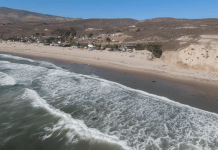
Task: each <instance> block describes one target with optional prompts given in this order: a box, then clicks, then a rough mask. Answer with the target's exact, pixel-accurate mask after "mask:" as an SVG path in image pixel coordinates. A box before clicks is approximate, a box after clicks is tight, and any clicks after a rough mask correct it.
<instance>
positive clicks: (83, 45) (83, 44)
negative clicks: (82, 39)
mask: <svg viewBox="0 0 218 150" xmlns="http://www.w3.org/2000/svg"><path fill="white" fill-rule="evenodd" d="M80 46H82V47H88V43H81V44H80Z"/></svg>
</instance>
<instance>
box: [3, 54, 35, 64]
mask: <svg viewBox="0 0 218 150" xmlns="http://www.w3.org/2000/svg"><path fill="white" fill-rule="evenodd" d="M0 58H9V59H15V60H26V61H29V62H34V60H32V59H28V58H23V57H19V56H13V55H9V54H0Z"/></svg>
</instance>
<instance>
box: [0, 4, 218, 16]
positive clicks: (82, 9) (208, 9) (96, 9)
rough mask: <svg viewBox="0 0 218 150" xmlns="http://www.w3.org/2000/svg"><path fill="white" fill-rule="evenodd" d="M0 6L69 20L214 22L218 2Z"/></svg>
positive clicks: (217, 11) (217, 13) (217, 10)
mask: <svg viewBox="0 0 218 150" xmlns="http://www.w3.org/2000/svg"><path fill="white" fill-rule="evenodd" d="M0 6H4V7H10V8H15V9H24V10H28V11H33V12H39V13H44V14H51V15H57V16H63V17H71V18H84V19H86V18H134V19H137V20H144V19H149V18H156V17H173V18H191V19H197V18H218V0H34V1H33V0H22V1H20V0H0Z"/></svg>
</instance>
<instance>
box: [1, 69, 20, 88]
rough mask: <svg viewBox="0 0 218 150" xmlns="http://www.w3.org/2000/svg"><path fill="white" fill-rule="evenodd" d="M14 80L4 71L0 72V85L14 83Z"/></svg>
mask: <svg viewBox="0 0 218 150" xmlns="http://www.w3.org/2000/svg"><path fill="white" fill-rule="evenodd" d="M15 84H16V80H15V79H14V78H13V77H11V76H9V75H8V74H6V73H3V72H0V85H3V86H4V85H15Z"/></svg>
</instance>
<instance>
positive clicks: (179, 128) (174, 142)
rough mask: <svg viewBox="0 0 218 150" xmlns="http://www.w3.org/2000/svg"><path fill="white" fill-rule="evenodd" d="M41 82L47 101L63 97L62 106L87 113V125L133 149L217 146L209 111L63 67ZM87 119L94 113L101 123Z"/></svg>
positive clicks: (216, 129) (217, 118) (217, 129)
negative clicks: (123, 142) (46, 94)
mask: <svg viewBox="0 0 218 150" xmlns="http://www.w3.org/2000/svg"><path fill="white" fill-rule="evenodd" d="M41 82H42V85H43V86H42V89H43V91H46V93H49V95H48V97H49V98H50V99H51V100H54V101H55V99H56V98H62V99H65V101H63V102H61V103H62V104H60V105H62V107H64V106H68V105H76V106H77V107H80V109H79V110H83V111H82V112H81V114H88V115H87V116H82V117H81V118H82V119H84V120H86V122H87V123H88V124H92V126H93V127H96V128H98V129H99V130H100V131H102V132H103V133H107V134H110V135H116V136H118V137H120V139H124V140H127V141H129V142H130V145H131V146H132V147H133V148H134V149H149V146H151V147H152V146H153V147H154V148H156V149H164V147H167V148H169V149H170V148H171V149H173V148H179V149H184V148H185V149H196V150H201V149H202V150H203V149H205V148H206V149H211V150H212V149H213V148H217V147H218V126H217V124H218V115H217V114H215V113H211V112H206V111H203V110H200V109H197V108H193V107H190V106H188V105H183V104H180V103H178V102H174V101H172V100H170V99H168V98H165V97H160V96H157V95H153V94H149V93H147V92H143V91H140V90H134V89H131V88H128V87H126V86H123V85H120V84H118V83H115V82H111V81H107V80H104V79H99V78H96V77H90V76H86V75H80V74H75V73H71V72H68V71H64V70H49V72H48V74H47V76H45V78H43V79H42V80H41ZM57 85H58V86H57ZM90 118H98V120H101V122H98V124H99V123H100V124H101V125H100V126H99V125H98V124H95V122H94V121H92V119H90ZM141 141H144V142H141Z"/></svg>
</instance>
